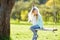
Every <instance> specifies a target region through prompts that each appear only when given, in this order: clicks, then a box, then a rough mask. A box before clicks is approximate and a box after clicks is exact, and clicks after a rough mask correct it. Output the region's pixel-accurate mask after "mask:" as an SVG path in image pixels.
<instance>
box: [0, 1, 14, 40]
mask: <svg viewBox="0 0 60 40" xmlns="http://www.w3.org/2000/svg"><path fill="white" fill-rule="evenodd" d="M14 3H15V0H0V39H1V38H2V37H10V13H11V10H12V8H13V5H14ZM8 39H9V38H8ZM1 40H2V39H1ZM3 40H4V39H3Z"/></svg>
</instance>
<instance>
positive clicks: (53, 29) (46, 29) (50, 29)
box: [35, 28, 57, 32]
mask: <svg viewBox="0 0 60 40" xmlns="http://www.w3.org/2000/svg"><path fill="white" fill-rule="evenodd" d="M35 30H44V31H53V32H54V31H57V29H56V28H43V29H35Z"/></svg>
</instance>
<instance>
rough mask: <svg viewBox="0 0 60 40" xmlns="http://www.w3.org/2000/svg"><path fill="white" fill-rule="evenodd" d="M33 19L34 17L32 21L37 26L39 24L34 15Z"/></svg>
mask: <svg viewBox="0 0 60 40" xmlns="http://www.w3.org/2000/svg"><path fill="white" fill-rule="evenodd" d="M31 17H32V20H31V22H32V24H33V25H36V24H37V20H36V16H34V15H33V14H32V15H31Z"/></svg>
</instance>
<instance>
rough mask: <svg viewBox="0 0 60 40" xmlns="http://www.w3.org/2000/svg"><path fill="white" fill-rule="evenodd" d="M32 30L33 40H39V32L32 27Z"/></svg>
mask: <svg viewBox="0 0 60 40" xmlns="http://www.w3.org/2000/svg"><path fill="white" fill-rule="evenodd" d="M30 29H31V31H32V32H33V38H32V40H37V37H38V35H37V30H35V29H34V28H33V27H31V28H30Z"/></svg>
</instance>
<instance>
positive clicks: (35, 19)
mask: <svg viewBox="0 0 60 40" xmlns="http://www.w3.org/2000/svg"><path fill="white" fill-rule="evenodd" d="M28 21H29V22H32V24H33V25H32V26H31V28H30V29H31V31H32V32H33V34H34V35H33V38H32V40H37V37H38V35H37V31H38V30H39V29H41V30H48V31H56V30H57V29H52V28H43V20H42V16H41V15H40V13H39V10H38V8H37V7H36V6H34V7H32V9H31V11H30V13H29V14H28Z"/></svg>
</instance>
